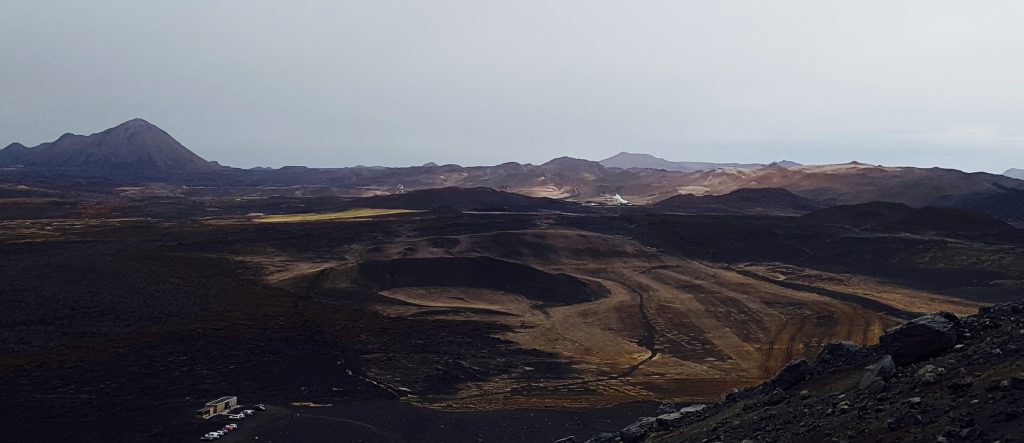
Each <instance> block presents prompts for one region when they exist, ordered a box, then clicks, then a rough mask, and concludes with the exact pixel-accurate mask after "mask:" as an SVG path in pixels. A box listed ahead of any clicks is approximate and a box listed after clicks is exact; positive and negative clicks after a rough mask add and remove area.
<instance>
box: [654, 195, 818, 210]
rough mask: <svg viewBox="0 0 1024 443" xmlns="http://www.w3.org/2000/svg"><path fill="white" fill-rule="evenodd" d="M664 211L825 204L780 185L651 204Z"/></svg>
mask: <svg viewBox="0 0 1024 443" xmlns="http://www.w3.org/2000/svg"><path fill="white" fill-rule="evenodd" d="M651 207H652V208H654V209H657V210H660V211H667V212H676V213H686V214H707V215H711V214H717V215H738V214H748V215H800V214H806V213H808V212H812V211H815V210H818V209H821V208H823V207H825V205H824V204H822V203H821V202H817V201H814V200H811V199H808V198H804V197H801V196H799V195H796V194H794V193H792V192H789V191H787V190H785V189H780V188H744V189H737V190H735V191H733V192H730V193H728V194H725V195H703V196H698V195H677V196H674V197H669V198H667V199H665V200H662V201H660V202H658V203H655V204H654V205H652V206H651Z"/></svg>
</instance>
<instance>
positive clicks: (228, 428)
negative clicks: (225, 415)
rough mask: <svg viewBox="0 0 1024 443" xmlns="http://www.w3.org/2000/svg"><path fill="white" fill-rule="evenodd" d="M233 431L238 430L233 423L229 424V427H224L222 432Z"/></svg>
mask: <svg viewBox="0 0 1024 443" xmlns="http://www.w3.org/2000/svg"><path fill="white" fill-rule="evenodd" d="M235 429H238V425H236V424H234V423H231V424H230V425H227V426H224V430H225V431H228V432H231V431H234V430H235Z"/></svg>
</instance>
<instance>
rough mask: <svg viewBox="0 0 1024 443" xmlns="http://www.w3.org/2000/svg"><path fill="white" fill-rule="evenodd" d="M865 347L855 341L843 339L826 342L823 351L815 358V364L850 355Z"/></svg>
mask: <svg viewBox="0 0 1024 443" xmlns="http://www.w3.org/2000/svg"><path fill="white" fill-rule="evenodd" d="M862 348H863V347H862V346H861V345H858V344H856V343H853V342H848V341H841V342H832V343H829V344H826V345H825V347H824V348H822V349H821V352H819V353H818V357H817V358H816V359H815V360H814V363H815V364H820V363H827V362H830V361H835V360H837V359H841V358H843V357H846V356H849V355H850V354H853V353H854V352H857V351H859V350H861V349H862Z"/></svg>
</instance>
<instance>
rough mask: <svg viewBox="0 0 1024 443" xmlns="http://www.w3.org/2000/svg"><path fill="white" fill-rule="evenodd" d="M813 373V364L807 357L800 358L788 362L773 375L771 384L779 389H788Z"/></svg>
mask: <svg viewBox="0 0 1024 443" xmlns="http://www.w3.org/2000/svg"><path fill="white" fill-rule="evenodd" d="M810 373H811V364H810V363H808V362H807V360H806V359H803V358H798V359H796V360H793V361H791V362H789V363H788V364H786V366H784V367H783V368H782V369H780V370H779V372H778V373H777V374H775V377H772V381H771V384H772V386H775V387H776V388H778V389H782V390H787V389H789V388H792V387H793V386H796V385H798V384H800V383H801V382H803V381H804V379H806V378H807V376H808V375H809V374H810Z"/></svg>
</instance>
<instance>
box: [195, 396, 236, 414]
mask: <svg viewBox="0 0 1024 443" xmlns="http://www.w3.org/2000/svg"><path fill="white" fill-rule="evenodd" d="M235 406H238V397H221V398H218V399H216V400H214V401H211V402H209V403H207V404H206V407H205V408H202V409H197V410H196V417H199V418H210V417H213V416H214V415H217V414H220V413H221V412H224V411H230V410H231V409H232V408H234V407H235Z"/></svg>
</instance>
